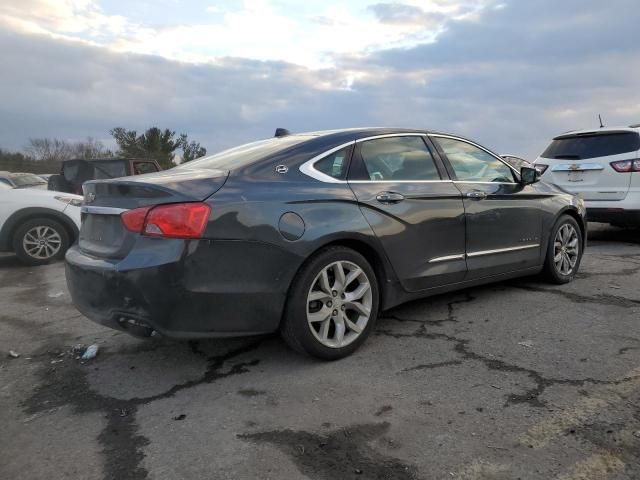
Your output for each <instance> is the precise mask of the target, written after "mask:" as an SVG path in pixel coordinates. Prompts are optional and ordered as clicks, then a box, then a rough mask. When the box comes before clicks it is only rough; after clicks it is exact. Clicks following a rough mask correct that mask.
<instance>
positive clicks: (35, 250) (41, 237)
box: [22, 225, 62, 260]
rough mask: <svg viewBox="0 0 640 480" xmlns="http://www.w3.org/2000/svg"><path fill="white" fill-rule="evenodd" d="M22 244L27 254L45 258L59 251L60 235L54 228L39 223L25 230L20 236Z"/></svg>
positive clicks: (60, 244) (39, 258)
mask: <svg viewBox="0 0 640 480" xmlns="http://www.w3.org/2000/svg"><path fill="white" fill-rule="evenodd" d="M22 246H23V248H24V251H25V252H27V254H28V255H29V256H31V257H33V258H36V259H38V260H47V259H49V258H53V257H55V256H56V254H57V253H58V252H59V251H60V248H61V246H62V237H61V236H60V234H59V233H58V232H57V231H56V230H55V229H54V228H52V227H49V226H46V225H40V226H37V227H33V228H32V229H30V230H29V231H27V233H26V234H25V235H24V237H23V238H22Z"/></svg>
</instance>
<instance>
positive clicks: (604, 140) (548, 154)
mask: <svg viewBox="0 0 640 480" xmlns="http://www.w3.org/2000/svg"><path fill="white" fill-rule="evenodd" d="M636 150H640V135H638V134H637V133H634V132H619V133H608V134H603V133H597V134H592V135H574V136H566V137H559V138H556V139H555V140H553V142H551V145H549V146H548V147H547V149H546V150H545V151H544V152H543V154H542V155H541V156H542V157H544V158H566V159H568V160H581V159H587V158H596V157H606V156H609V155H620V154H621V153H630V152H635V151H636Z"/></svg>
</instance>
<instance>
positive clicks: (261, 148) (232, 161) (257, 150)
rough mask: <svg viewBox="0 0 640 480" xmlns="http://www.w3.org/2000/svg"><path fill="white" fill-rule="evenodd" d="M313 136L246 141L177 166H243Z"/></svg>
mask: <svg viewBox="0 0 640 480" xmlns="http://www.w3.org/2000/svg"><path fill="white" fill-rule="evenodd" d="M311 138H314V137H310V136H305V135H289V136H286V137H279V138H269V139H267V140H260V141H258V142H253V143H247V144H246V145H240V146H239V147H235V148H231V149H229V150H225V151H223V152H220V153H216V154H215V155H209V156H208V157H202V158H198V159H197V160H192V161H190V162H187V163H184V164H182V165H179V166H177V167H176V168H178V169H183V168H211V169H214V170H229V169H231V168H238V167H243V166H245V165H249V164H251V163H253V162H255V161H256V160H260V159H262V158H265V157H267V156H269V155H273V154H276V153H278V152H280V151H282V150H285V149H287V148H289V147H293V146H294V145H297V144H299V143H302V142H304V141H306V140H309V139H311Z"/></svg>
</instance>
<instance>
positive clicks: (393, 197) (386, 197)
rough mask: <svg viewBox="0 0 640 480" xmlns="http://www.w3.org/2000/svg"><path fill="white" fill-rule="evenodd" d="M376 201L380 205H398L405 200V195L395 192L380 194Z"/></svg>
mask: <svg viewBox="0 0 640 480" xmlns="http://www.w3.org/2000/svg"><path fill="white" fill-rule="evenodd" d="M376 200H378V201H379V202H380V203H398V202H401V201H403V200H404V195H402V194H401V193H395V192H380V193H379V194H378V195H376Z"/></svg>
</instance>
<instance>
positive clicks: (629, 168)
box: [611, 160, 640, 173]
mask: <svg viewBox="0 0 640 480" xmlns="http://www.w3.org/2000/svg"><path fill="white" fill-rule="evenodd" d="M611 166H612V167H613V169H614V170H615V171H616V172H620V173H629V172H640V160H618V161H617V162H611Z"/></svg>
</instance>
